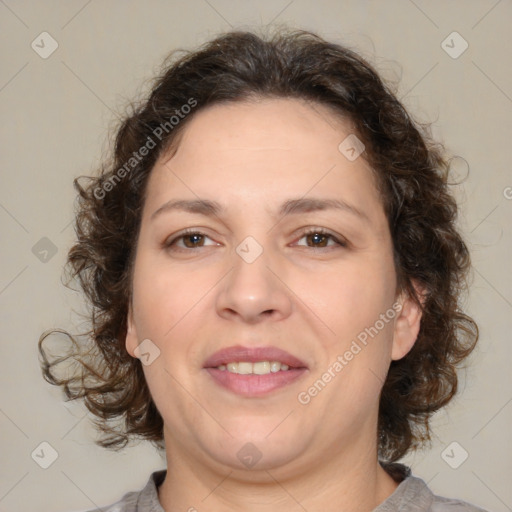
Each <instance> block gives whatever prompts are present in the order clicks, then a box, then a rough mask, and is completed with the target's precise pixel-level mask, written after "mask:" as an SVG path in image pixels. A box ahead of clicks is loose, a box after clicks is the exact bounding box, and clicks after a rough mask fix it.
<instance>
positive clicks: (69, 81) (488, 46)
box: [0, 0, 512, 512]
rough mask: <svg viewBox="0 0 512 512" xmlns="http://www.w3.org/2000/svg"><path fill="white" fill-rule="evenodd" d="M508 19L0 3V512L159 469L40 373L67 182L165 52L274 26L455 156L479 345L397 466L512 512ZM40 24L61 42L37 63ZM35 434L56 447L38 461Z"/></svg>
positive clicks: (112, 492) (253, 5)
mask: <svg viewBox="0 0 512 512" xmlns="http://www.w3.org/2000/svg"><path fill="white" fill-rule="evenodd" d="M511 20H512V2H511V1H510V0H501V1H496V0H485V1H484V0H482V1H476V0H474V1H454V0H452V1H450V2H443V1H439V0H436V1H429V2H427V1H420V0H414V1H412V0H394V1H387V2H377V1H371V2H370V1H340V0H322V1H315V2H307V1H304V0H292V1H290V0H272V1H270V0H268V1H267V0H265V1H261V0H260V1H245V0H244V1H242V0H237V1H229V0H191V1H188V2H185V1H169V2H164V1H156V0H153V1H146V2H141V1H139V2H135V1H129V2H128V1H120V0H117V1H109V2H99V1H98V0H90V1H86V0H68V1H63V0H61V1H45V2H35V1H32V2H28V1H17V2H15V1H13V0H0V48H1V52H2V66H1V68H0V109H1V115H2V124H1V127H0V130H1V141H2V142H1V167H0V169H1V180H2V181H1V182H2V186H1V189H0V226H1V227H0V229H1V237H2V264H1V266H0V311H1V319H2V340H1V344H0V351H1V361H2V371H1V372H0V389H1V390H2V392H1V401H0V431H1V447H0V449H1V454H2V455H1V459H2V464H1V467H0V475H1V476H0V511H9V512H15V511H27V510H31V511H50V510H52V511H53V512H63V511H71V510H83V509H89V508H94V506H95V505H104V504H107V503H111V502H113V501H115V500H117V499H119V497H120V496H121V495H122V494H123V493H124V492H126V491H128V490H135V489H138V488H140V487H142V486H143V485H144V484H145V482H146V480H147V478H148V476H149V473H150V472H151V471H153V470H155V469H159V468H163V467H164V461H163V460H162V459H161V458H160V456H159V455H158V454H157V453H156V452H155V451H154V450H153V449H152V448H151V446H150V445H149V444H147V445H146V444H140V445H138V446H135V447H133V448H130V449H127V450H125V451H124V452H121V453H117V454H116V453H110V452H108V451H106V450H103V449H101V448H99V447H97V446H95V445H94V443H93V440H94V436H95V434H94V431H93V429H92V427H91V426H90V423H89V421H88V418H87V417H86V415H85V411H84V408H83V407H82V406H81V405H79V404H65V403H64V402H63V400H62V398H61V394H60V391H59V390H58V389H54V388H53V387H52V386H50V385H49V384H46V383H45V382H44V381H43V379H42V377H41V374H40V370H39V363H38V355H37V350H36V343H37V339H38V336H39V334H40V333H41V332H42V331H43V330H44V329H46V328H49V327H52V326H60V327H64V328H67V329H70V330H72V331H76V327H77V324H78V322H79V321H80V319H79V317H77V314H76V312H79V311H83V305H82V299H81V297H80V295H79V294H78V293H76V292H73V291H70V290H68V289H66V288H65V287H64V286H63V285H62V284H61V281H60V280H61V273H62V266H63V264H64V261H65V257H66V251H67V249H68V248H69V246H70V245H71V243H72V240H73V228H72V225H71V221H72V218H73V201H74V197H75V194H74V191H73V188H72V179H73V177H75V176H77V175H79V174H87V173H91V172H92V171H93V170H94V169H95V166H96V165H97V163H98V162H99V159H100V157H101V155H102V153H103V151H104V150H105V149H106V148H107V145H106V143H105V140H106V137H107V134H108V130H109V126H111V124H112V121H113V120H115V119H116V115H117V114H116V112H120V111H122V109H123V107H124V105H125V103H126V100H127V99H130V98H133V97H134V95H137V94H139V93H140V91H141V90H143V89H141V87H143V84H144V83H147V79H148V78H150V77H151V76H152V75H153V73H154V71H155V70H156V69H157V68H158V66H159V65H160V63H161V60H162V59H163V58H164V56H165V55H166V54H167V53H168V52H169V51H170V50H171V49H174V48H176V47H183V48H193V47H196V46H197V45H199V44H201V43H202V42H204V41H206V40H207V39H209V38H211V37H212V36H214V35H216V34H217V33H218V32H219V31H224V30H227V29H229V28H231V27H235V28H247V29H251V28H253V27H258V26H261V25H267V24H279V23H284V24H287V25H291V26H295V27H298V28H305V29H310V30H314V31H317V32H319V33H320V35H323V36H324V37H326V38H329V39H333V40H338V41H339V42H342V43H345V44H347V45H348V46H350V47H352V48H354V49H356V50H358V51H360V52H361V53H362V54H363V56H365V57H366V58H368V59H369V60H370V61H371V62H373V63H374V64H375V65H376V66H377V68H378V69H379V70H380V71H381V72H382V74H383V75H384V76H385V77H388V78H390V79H393V78H398V79H400V85H399V93H398V95H399V97H400V98H401V99H402V101H403V102H404V104H405V106H406V107H407V108H409V110H410V111H411V112H412V113H413V115H414V116H415V117H416V118H417V119H418V120H420V121H423V122H434V126H433V132H434V135H435V136H436V137H438V138H439V139H440V140H441V141H442V142H443V143H444V144H445V145H446V148H447V149H448V150H449V151H450V152H451V154H454V155H458V158H456V159H455V160H454V161H453V164H454V173H455V175H456V176H458V177H459V178H460V179H462V178H464V177H466V176H467V179H466V180H465V181H464V183H463V185H460V186H457V187H456V189H455V193H456V195H457V197H458V198H459V200H460V201H461V205H462V211H461V219H460V225H461V228H462V230H463V231H464V233H465V235H466V237H467V240H468V242H469V245H470V248H471V252H472V258H473V263H474V272H473V283H472V289H471V294H470V297H469V300H468V305H467V307H468V311H469V312H470V314H471V315H473V316H474V317H475V319H476V320H477V321H478V323H479V325H480V328H481V341H480V346H479V348H478V350H477V351H476V352H475V353H474V355H473V357H472V360H471V363H472V365H471V367H470V369H469V370H468V371H467V372H465V374H464V375H463V377H464V379H463V382H462V388H463V391H464V392H463V393H462V394H461V395H460V396H458V398H457V399H456V400H455V401H454V403H453V404H452V405H451V406H450V407H449V408H448V409H447V410H446V411H444V412H442V413H440V414H438V415H437V416H436V419H435V428H436V434H437V437H436V438H435V439H434V442H433V445H432V447H431V449H430V450H427V451H424V452H419V453H417V454H415V455H414V456H410V457H408V458H407V459H406V462H408V463H409V464H411V465H412V467H413V470H414V472H415V473H416V474H417V475H418V476H421V477H422V478H424V479H425V480H426V481H427V482H429V485H430V486H431V487H432V488H433V490H434V491H435V492H437V493H439V494H441V495H448V496H456V497H460V498H463V499H465V500H467V501H471V502H474V503H476V504H479V505H481V506H483V507H485V508H487V509H489V510H492V511H497V512H501V511H507V510H512V486H510V480H511V475H512V457H511V445H512V442H511V441H512V433H511V432H512V431H511V428H510V426H511V424H512V403H511V402H512V386H511V373H512V372H511V370H510V363H511V360H512V358H511V343H510V332H511V330H512V323H511V316H512V277H511V276H512V272H511V264H510V252H511V248H512V227H511V223H510V218H511V213H512V188H511V187H512V175H511V172H510V162H511V158H510V147H511V144H512V143H511V134H512V129H511V128H512V72H511V66H510V63H511V31H510V25H511ZM44 31H46V32H48V33H49V34H51V36H52V38H54V40H55V41H56V42H57V43H58V48H57V50H56V51H55V52H54V53H53V54H51V55H50V56H48V57H47V58H45V59H44V58H42V57H41V56H40V54H41V53H43V54H44V52H45V51H46V52H48V51H49V50H50V49H51V41H50V40H49V39H48V36H40V34H41V33H42V32H44ZM454 31H456V32H458V33H459V34H460V35H461V36H462V38H463V39H464V40H465V41H467V43H468V45H469V46H468V48H467V50H466V51H465V52H464V53H462V54H461V55H459V56H458V57H457V58H453V57H454V55H455V53H454V52H459V51H460V50H461V49H462V48H463V46H462V45H463V41H462V40H461V39H458V38H457V37H458V36H453V35H452V36H450V37H449V38H448V39H447V40H446V38H447V37H448V36H449V35H450V34H452V32H454ZM454 37H455V38H454ZM41 39H43V42H41ZM444 40H446V43H444V45H443V44H442V42H443V41H444ZM33 41H34V45H38V46H36V48H37V50H38V52H36V51H35V50H34V49H33V48H32V47H31V43H32V42H33ZM446 45H448V47H447V46H446ZM450 46H451V47H452V48H451V49H449V47H450ZM445 50H447V51H448V52H451V53H452V55H449V53H447V51H445ZM45 237H46V238H47V239H48V240H49V241H50V242H49V241H48V240H46V239H44V240H42V241H41V239H43V238H45ZM55 250H56V251H57V252H56V253H55V254H53V253H52V251H55ZM45 251H48V252H45ZM454 441H455V442H457V443H458V444H457V445H451V443H453V442H454ZM42 442H47V443H49V444H50V445H51V446H52V447H53V449H55V450H56V452H57V454H58V456H57V458H56V460H55V461H54V462H53V463H52V464H51V465H50V466H49V467H48V468H47V469H43V468H42V467H40V465H41V464H43V465H44V464H47V463H49V462H51V450H50V449H48V447H47V446H46V445H43V446H42V447H41V446H40V443H42ZM450 445H451V446H450ZM447 447H448V448H447ZM466 452H467V453H468V458H467V460H465V461H464V462H463V463H461V461H462V460H463V459H464V457H465V453H466ZM443 453H444V456H443V455H442V454H443ZM31 454H33V455H31ZM449 463H450V464H451V465H452V466H458V468H457V469H453V468H452V467H451V466H450V464H449Z"/></svg>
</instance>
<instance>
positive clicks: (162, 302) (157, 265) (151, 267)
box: [133, 256, 215, 340]
mask: <svg viewBox="0 0 512 512" xmlns="http://www.w3.org/2000/svg"><path fill="white" fill-rule="evenodd" d="M210 282H212V283H214V282H215V280H212V276H211V275H210V273H209V272H208V271H207V270H202V271H196V272H190V271H188V270H187V269H185V268H183V267H181V268H178V267H176V266H174V267H173V266H170V265H169V262H166V261H162V260H161V259H155V258H153V259H152V260H151V261H149V258H148V259H147V261H145V258H144V256H141V258H140V259H139V260H138V262H137V264H136V268H135V277H134V282H133V303H134V311H135V312H136V317H135V320H136V323H137V328H138V330H139V331H141V333H140V334H144V333H145V335H146V336H147V337H154V338H155V339H156V340H164V339H166V338H167V337H168V336H169V335H170V331H171V330H174V329H175V326H176V325H178V324H179V323H180V322H181V321H182V320H183V319H184V318H185V317H186V316H187V315H189V313H190V312H191V311H192V310H193V309H194V308H195V307H197V305H198V304H199V303H200V301H201V299H202V298H203V297H204V296H205V294H206V293H207V291H208V290H209V289H211V287H212V284H210Z"/></svg>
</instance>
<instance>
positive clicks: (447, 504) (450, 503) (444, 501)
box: [430, 496, 486, 512]
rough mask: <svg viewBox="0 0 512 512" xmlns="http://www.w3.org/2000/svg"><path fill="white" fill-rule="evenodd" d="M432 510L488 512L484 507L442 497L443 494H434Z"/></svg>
mask: <svg viewBox="0 0 512 512" xmlns="http://www.w3.org/2000/svg"><path fill="white" fill-rule="evenodd" d="M430 510H431V512H486V511H485V510H484V509H483V508H479V507H477V506H475V505H471V504H470V503H466V502H465V501H461V500H454V499H449V498H442V497H441V496H434V501H433V503H432V507H431V508H430Z"/></svg>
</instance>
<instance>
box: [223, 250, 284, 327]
mask: <svg viewBox="0 0 512 512" xmlns="http://www.w3.org/2000/svg"><path fill="white" fill-rule="evenodd" d="M284 274H285V272H284V269H283V266H281V267H279V266H277V265H276V262H275V261H274V262H271V261H270V258H269V257H268V256H267V252H266V251H265V250H264V251H263V252H262V254H260V256H258V258H256V260H254V261H252V262H248V261H246V260H244V259H243V257H241V256H240V255H239V254H238V253H236V252H234V256H233V268H232V270H231V271H230V272H229V273H228V275H227V276H226V278H225V279H223V281H222V283H223V286H222V288H221V289H220V290H219V293H218V296H217V299H216V307H217V312H218V314H219V315H220V316H221V317H223V318H225V319H228V320H237V321H240V322H244V323H250V324H255V323H258V322H261V321H264V320H265V319H267V320H268V319H270V320H272V321H277V320H282V319H284V318H286V317H288V316H289V315H290V313H291V311H292V302H291V295H292V294H291V292H290V291H289V290H288V288H287V286H286V284H285V283H286V278H285V275H284Z"/></svg>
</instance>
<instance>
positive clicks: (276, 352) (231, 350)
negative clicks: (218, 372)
mask: <svg viewBox="0 0 512 512" xmlns="http://www.w3.org/2000/svg"><path fill="white" fill-rule="evenodd" d="M237 361H238V362H239V361H246V362H248V363H256V362H258V361H279V362H280V363H284V364H287V365H288V366H290V367H291V368H307V365H306V363H304V362H303V361H301V360H300V359H298V358H297V357H295V356H292V355H291V354H290V353H288V352H286V351H285V350H282V349H280V348H277V347H253V348H249V347H243V346H241V345H236V346H233V347H227V348H223V349H221V350H218V351H217V352H215V353H214V354H212V355H211V356H210V357H209V358H208V359H207V360H206V361H205V363H204V368H217V366H220V365H221V364H227V363H232V362H237Z"/></svg>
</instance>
